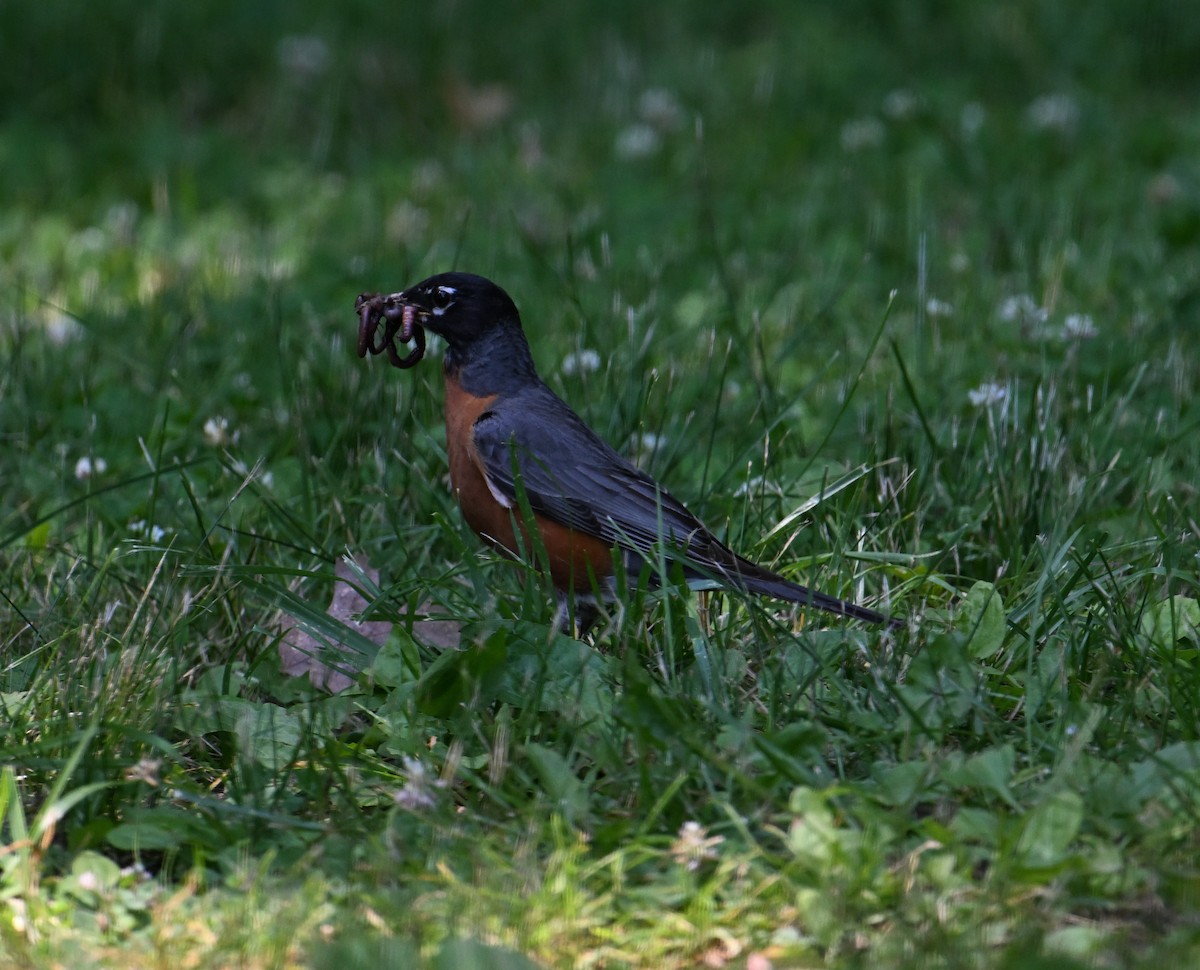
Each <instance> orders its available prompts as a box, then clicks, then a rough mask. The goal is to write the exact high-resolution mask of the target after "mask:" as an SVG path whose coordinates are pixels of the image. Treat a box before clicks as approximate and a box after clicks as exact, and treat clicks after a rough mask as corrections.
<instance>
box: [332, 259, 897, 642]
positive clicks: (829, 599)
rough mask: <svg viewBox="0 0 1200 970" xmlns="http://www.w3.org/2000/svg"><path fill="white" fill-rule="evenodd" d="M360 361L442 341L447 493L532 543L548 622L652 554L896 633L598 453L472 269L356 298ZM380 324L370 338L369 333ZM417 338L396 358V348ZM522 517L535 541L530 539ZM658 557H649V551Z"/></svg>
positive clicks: (582, 604)
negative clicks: (540, 557)
mask: <svg viewBox="0 0 1200 970" xmlns="http://www.w3.org/2000/svg"><path fill="white" fill-rule="evenodd" d="M356 309H357V310H358V312H359V315H360V321H361V327H360V333H359V348H358V349H359V354H360V356H364V355H365V354H366V353H367V351H368V350H369V351H371V352H372V353H376V354H377V353H382V352H383V351H384V350H386V351H387V353H388V356H389V357H390V358H391V360H392V363H394V364H396V365H397V366H400V367H410V366H413V365H414V364H415V363H416V362H417V361H418V360H419V359H420V357H421V354H422V353H423V351H424V346H425V342H424V334H423V332H422V328H426V329H428V330H431V331H432V332H433V333H435V334H437V335H439V336H440V337H442V338H443V339H444V340H445V341H446V345H447V346H446V352H445V356H444V358H443V367H444V371H445V383H446V451H447V454H448V456H449V459H450V484H451V487H452V488H453V490H454V494H455V496H456V498H457V499H458V504H459V506H460V508H461V509H462V513H463V516H464V518H466V520H467V523H468V524H469V525H470V526H471V528H472V529H474V530H475V532H477V533H478V534H479V536H480V537H481V538H482V539H483V540H484V541H485V542H487V543H489V544H491V545H492V546H494V547H496V548H498V549H499V550H501V551H503V552H504V553H506V554H508V555H510V556H514V557H515V556H517V555H518V553H519V551H521V550H525V551H531V550H534V549H537V548H538V547H540V548H541V549H544V551H545V561H546V564H547V565H548V566H549V572H550V576H551V578H552V580H553V582H554V585H555V587H556V589H557V591H558V596H559V603H560V617H561V618H563V619H565V618H566V617H567V616H568V615H569V614H568V612H567V611H568V610H569V609H570V607H571V605H572V600H573V601H574V604H573V605H574V606H575V609H576V614H575V616H576V621H577V623H578V624H579V626H580V627H581V628H585V629H586V627H587V625H589V623H590V620H591V619H592V618H594V616H595V602H596V601H595V594H596V593H597V592H599V593H601V594H602V595H604V596H605V597H606V598H610V597H611V596H612V594H613V592H614V591H613V588H612V584H613V579H612V577H613V574H614V557H613V553H614V550H617V551H619V553H620V555H621V556H622V558H623V560H624V563H625V566H626V570H627V573H628V574H629V575H637V572H638V570H639V569H640V568H641V566H642V564H643V563H645V562H647V561H650V562H652V563H653V562H654V561H656V559H657V557H658V556H659V555H660V554H661V555H662V556H664V557H665V558H666V559H667V560H668V561H669V562H671V563H672V564H674V563H678V564H679V565H680V566H682V569H683V574H684V576H685V577H686V578H687V579H688V580H689V581H690V582H695V583H698V584H702V583H704V582H705V581H707V582H710V583H711V582H713V581H715V582H716V583H719V584H722V585H725V586H729V587H732V588H734V589H738V590H742V591H744V592H747V593H755V594H759V595H762V596H773V597H776V598H777V599H781V600H787V601H789V602H792V603H799V604H801V605H804V606H812V607H816V608H818V609H822V610H826V611H828V612H830V613H836V614H838V615H840V616H846V617H851V618H853V619H857V620H864V621H866V622H868V623H886V624H890V625H892V626H900V625H902V624H901V622H900V621H898V620H895V619H892V618H889V617H886V616H884V615H882V614H880V613H877V612H875V611H874V610H869V609H867V608H865V607H862V606H858V605H857V604H855V603H850V602H847V601H845V600H840V599H837V598H836V597H833V596H828V595H826V594H825V593H821V592H818V591H817V590H814V589H808V588H807V587H805V586H800V585H799V584H797V583H793V582H791V581H790V580H787V579H784V578H783V577H782V576H779V575H777V574H776V573H773V572H771V571H770V570H768V569H765V568H763V567H762V566H759V565H757V564H756V563H753V562H751V561H750V560H748V559H745V558H743V557H742V556H739V555H738V554H737V553H735V552H734V551H733V550H731V549H730V548H729V547H728V546H726V545H725V544H724V543H722V542H721V541H720V540H719V539H717V538H716V537H715V536H714V535H713V534H712V533H711V532H709V530H708V529H706V528H705V527H704V525H703V524H702V523H701V522H700V520H699V519H697V518H696V517H695V516H694V515H692V513H691V512H689V511H688V510H687V509H686V508H685V507H684V505H683V503H682V502H680V501H679V500H677V499H676V498H675V497H674V496H672V495H671V493H670V492H668V491H667V490H666V489H665V488H663V487H662V486H661V485H659V484H658V483H657V482H656V481H655V480H654V479H653V478H651V477H650V476H649V475H647V474H646V473H645V472H643V471H640V470H639V469H637V468H635V467H634V466H633V465H632V464H630V463H629V462H628V461H627V460H626V459H624V458H622V457H621V456H620V455H619V454H617V452H616V451H614V450H613V449H612V448H611V447H610V446H609V445H608V444H606V443H605V442H604V441H603V440H602V439H601V438H600V437H599V436H598V435H597V434H596V433H595V432H594V431H592V429H591V428H589V427H588V426H587V425H586V424H584V422H583V419H582V418H580V417H579V415H577V414H576V413H575V412H574V411H573V410H571V408H570V407H568V406H567V405H566V404H565V403H564V402H563V400H562V399H561V398H559V397H558V395H557V394H555V393H554V392H553V391H552V390H550V388H549V387H547V386H546V384H545V383H544V382H543V381H542V380H541V378H539V377H538V374H537V370H536V369H535V368H534V365H533V356H532V354H531V353H530V350H529V342H528V341H527V340H526V339H525V334H524V331H523V330H522V329H521V317H520V314H519V313H518V311H517V307H516V305H515V304H514V303H513V301H512V299H511V298H510V297H509V295H508V294H507V293H505V292H504V290H502V289H501V288H500V287H499V286H497V285H496V284H495V283H493V282H492V281H491V280H488V279H485V278H484V277H482V276H475V275H472V274H470V273H439V274H438V275H437V276H431V277H429V279H427V280H424V281H422V282H420V283H417V284H416V285H415V286H412V287H410V288H408V289H407V290H404V291H402V292H400V293H393V294H390V295H386V296H383V295H371V294H363V295H362V296H360V297H359V298H358V302H357V304H356ZM384 320H386V321H387V324H388V325H387V330H386V333H385V334H384V337H383V340H382V342H381V341H379V340H377V339H376V335H375V332H376V328H377V327H378V325H379V324H380V322H382V321H384ZM397 336H398V337H399V338H400V339H401V340H402V341H406V342H407V341H409V340H414V339H415V341H416V349H415V350H414V351H413V352H412V353H410V354H408V355H407V356H405V357H403V358H402V357H400V355H399V354H398V353H397V351H396V348H395V345H394V339H395V338H396V337H397ZM526 502H527V503H528V511H529V512H530V513H532V515H531V518H532V524H533V526H534V527H535V528H536V529H537V533H538V535H537V541H536V542H534V543H531V541H530V540H531V535H530V531H529V525H528V524H527V522H528V519H529V518H530V516H528V515H523V514H522V509H523V508H524V507H525V505H524V503H526ZM656 549H657V551H656Z"/></svg>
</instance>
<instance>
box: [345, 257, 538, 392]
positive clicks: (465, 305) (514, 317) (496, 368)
mask: <svg viewBox="0 0 1200 970" xmlns="http://www.w3.org/2000/svg"><path fill="white" fill-rule="evenodd" d="M354 309H355V311H356V312H357V313H358V317H359V331H358V355H359V356H360V357H365V356H366V355H367V354H368V353H371V354H381V353H387V355H388V359H389V360H390V361H391V362H392V363H393V364H394V365H395V366H397V367H405V368H407V367H413V366H415V365H416V364H417V363H418V362H419V361H420V360H421V358H422V357H423V356H424V353H425V330H430V331H432V332H433V333H435V334H437V335H438V336H439V337H442V338H443V339H444V340H445V341H446V343H447V345H448V350H447V352H446V358H445V361H444V363H445V367H446V372H447V373H448V374H449V373H455V374H458V373H459V372H460V371H461V370H462V369H463V368H468V369H469V374H468V375H467V377H466V379H468V380H475V381H476V383H477V385H478V386H483V385H489V386H490V385H497V386H499V384H501V383H503V382H513V381H516V382H519V381H522V380H528V379H529V378H530V377H531V376H532V375H533V374H534V368H533V358H532V356H531V355H530V353H529V344H528V343H527V342H526V340H525V334H524V333H523V332H522V330H521V316H520V314H519V313H518V312H517V307H516V304H515V303H513V301H512V298H511V297H510V296H509V295H508V294H507V293H505V292H504V290H502V289H501V288H500V287H498V286H497V285H496V284H495V283H493V282H492V281H491V280H489V279H485V278H484V277H482V276H476V275H475V274H473V273H438V274H437V275H436V276H431V277H429V279H426V280H422V281H421V282H420V283H417V284H415V285H413V286H410V287H409V288H408V289H406V290H402V291H400V292H399V293H389V294H386V295H385V294H381V293H364V294H362V295H361V296H360V297H359V298H358V299H357V300H356V301H355V305H354ZM381 328H382V329H381ZM397 342H399V343H400V344H407V343H409V342H415V346H414V348H413V349H412V350H411V351H410V352H409V353H408V354H407V355H405V356H401V354H400V350H399V348H398V347H397Z"/></svg>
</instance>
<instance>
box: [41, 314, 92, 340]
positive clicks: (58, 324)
mask: <svg viewBox="0 0 1200 970" xmlns="http://www.w3.org/2000/svg"><path fill="white" fill-rule="evenodd" d="M45 326H46V338H47V339H48V340H49V341H50V343H52V344H54V346H55V347H63V346H65V345H66V344H69V343H70V342H71V341H72V340H77V339H78V338H79V337H81V336H82V335H83V327H82V326H80V323H79V321H78V320H76V319H75V318H74V317H72V316H69V315H68V314H66V313H63V312H62V311H61V310H54V309H51V310H48V311H47V313H46V324H45Z"/></svg>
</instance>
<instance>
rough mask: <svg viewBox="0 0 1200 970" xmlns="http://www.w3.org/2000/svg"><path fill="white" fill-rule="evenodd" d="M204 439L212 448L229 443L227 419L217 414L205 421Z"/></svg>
mask: <svg viewBox="0 0 1200 970" xmlns="http://www.w3.org/2000/svg"><path fill="white" fill-rule="evenodd" d="M204 440H205V441H206V442H207V443H208V444H210V445H212V446H213V447H214V448H218V447H220V446H221V445H227V444H229V442H230V441H231V440H232V439H231V438H230V436H229V421H228V420H226V419H225V418H223V417H221V415H219V414H218V415H216V416H214V417H211V418H209V419H208V420H207V421H205V422H204Z"/></svg>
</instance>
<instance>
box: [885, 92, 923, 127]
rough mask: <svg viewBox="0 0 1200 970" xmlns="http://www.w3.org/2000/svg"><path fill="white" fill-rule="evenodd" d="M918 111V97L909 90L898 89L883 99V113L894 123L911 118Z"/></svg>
mask: <svg viewBox="0 0 1200 970" xmlns="http://www.w3.org/2000/svg"><path fill="white" fill-rule="evenodd" d="M916 110H917V96H916V95H915V94H913V93H912V92H911V91H909V90H908V89H907V88H896V89H895V90H894V91H889V92H888V93H887V94H886V95H885V96H884V98H883V113H884V114H885V115H887V116H888V117H889V118H891V119H892V120H893V121H903V120H904V119H905V118H911V117H912V115H913V114H914V113H915V112H916Z"/></svg>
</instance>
